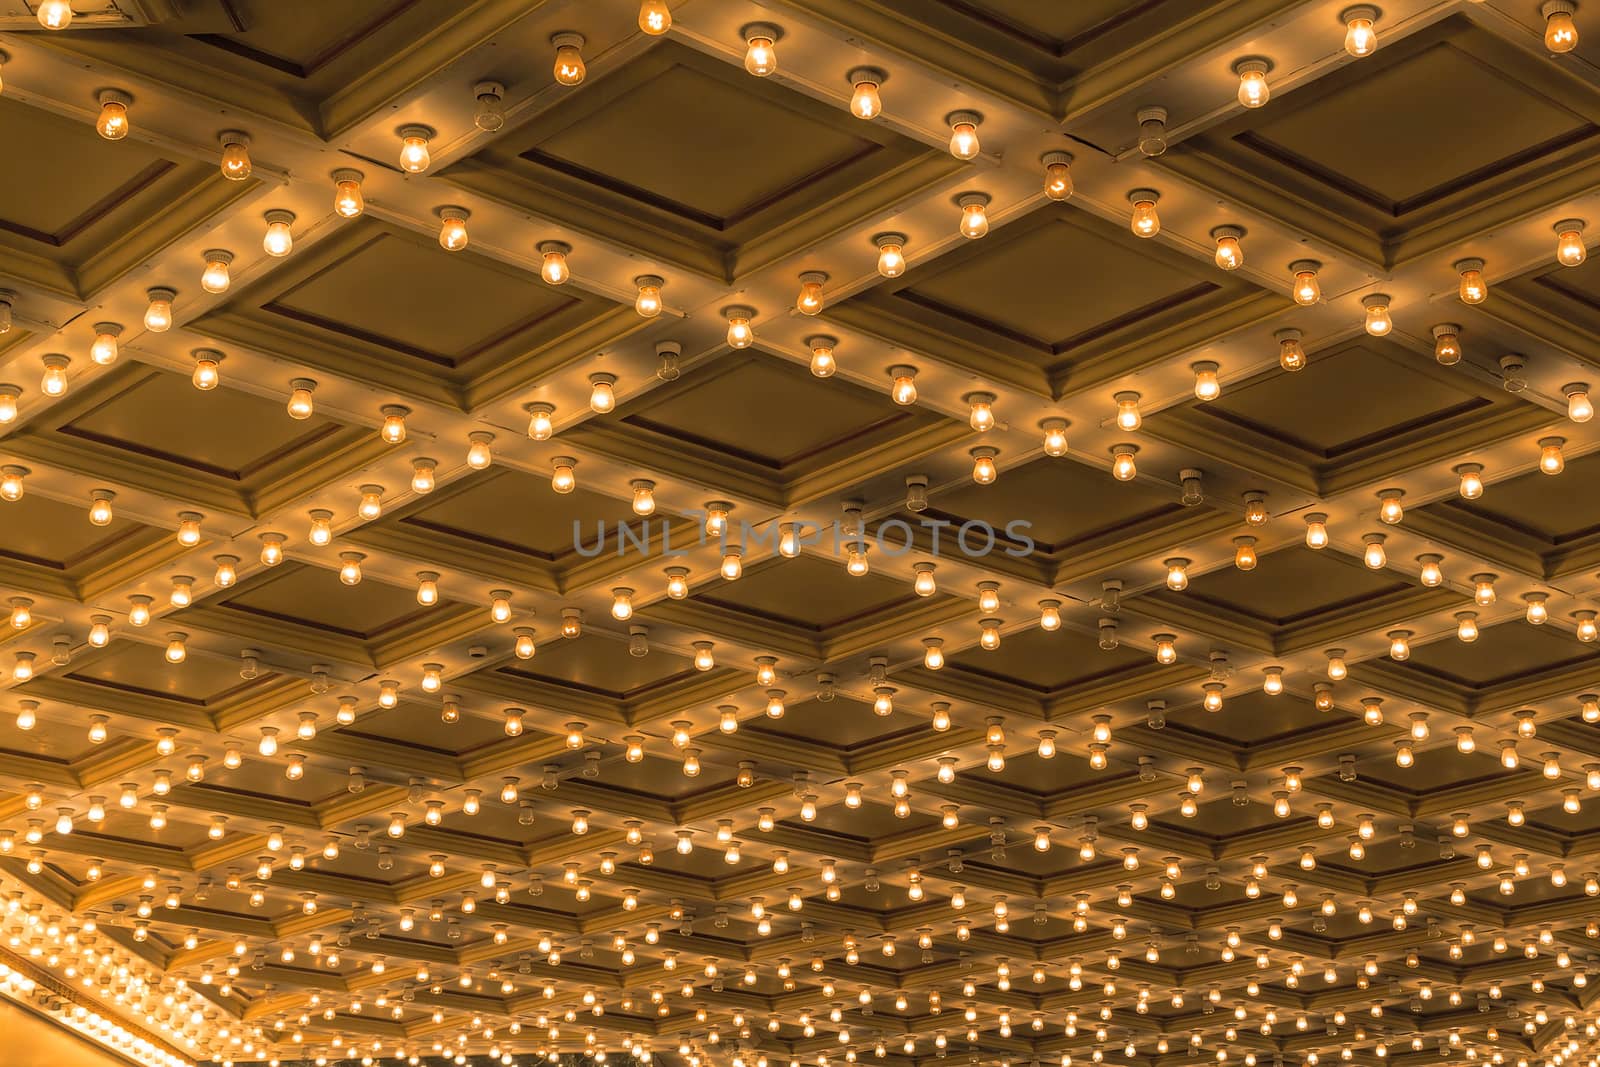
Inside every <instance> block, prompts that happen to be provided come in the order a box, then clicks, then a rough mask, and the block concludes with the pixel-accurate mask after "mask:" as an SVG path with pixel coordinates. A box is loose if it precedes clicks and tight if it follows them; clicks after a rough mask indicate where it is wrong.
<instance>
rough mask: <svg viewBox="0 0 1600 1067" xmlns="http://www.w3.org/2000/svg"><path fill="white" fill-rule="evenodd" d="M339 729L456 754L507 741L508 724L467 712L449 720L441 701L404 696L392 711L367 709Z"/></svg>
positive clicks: (432, 750)
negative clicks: (352, 721) (446, 719)
mask: <svg viewBox="0 0 1600 1067" xmlns="http://www.w3.org/2000/svg"><path fill="white" fill-rule="evenodd" d="M339 732H340V733H342V734H348V735H350V736H354V737H371V738H373V739H375V740H381V741H393V742H398V743H399V744H402V745H413V746H415V747H417V748H422V749H426V750H428V751H429V752H435V753H444V754H447V755H452V756H455V755H460V754H461V753H463V752H471V751H472V750H473V749H476V748H482V747H483V746H484V745H490V744H493V743H495V742H496V741H503V740H505V736H506V731H505V726H504V724H503V723H500V722H496V721H494V720H493V719H488V718H484V717H482V716H479V715H463V716H461V718H460V720H459V721H457V722H445V721H444V719H443V718H442V717H441V716H440V714H439V704H438V702H437V701H435V702H434V703H431V704H427V703H423V702H421V701H412V700H407V699H405V698H404V697H402V698H401V700H400V703H399V704H397V705H395V706H394V707H393V708H390V709H388V710H384V709H382V708H376V709H373V710H371V711H363V712H362V713H361V714H360V715H358V716H357V717H356V721H355V722H354V723H353V724H351V725H350V726H345V727H341V728H340V730H339ZM524 736H527V735H524Z"/></svg>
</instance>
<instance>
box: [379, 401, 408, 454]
mask: <svg viewBox="0 0 1600 1067" xmlns="http://www.w3.org/2000/svg"><path fill="white" fill-rule="evenodd" d="M378 414H380V415H382V416H383V424H382V425H381V426H379V427H378V436H379V437H380V438H382V439H383V442H384V443H385V444H390V445H398V444H400V443H401V442H403V441H404V440H405V439H406V416H407V415H409V414H411V409H410V408H408V407H405V406H404V405H401V404H385V405H383V406H382V407H380V408H379V409H378Z"/></svg>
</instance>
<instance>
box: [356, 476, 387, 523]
mask: <svg viewBox="0 0 1600 1067" xmlns="http://www.w3.org/2000/svg"><path fill="white" fill-rule="evenodd" d="M358 491H359V492H360V494H361V500H360V502H359V503H358V504H357V505H356V514H357V515H359V516H361V519H362V521H364V522H371V521H372V520H373V519H376V518H377V517H378V516H379V515H382V514H383V486H381V485H363V486H362V487H361V488H360V489H359V490H358Z"/></svg>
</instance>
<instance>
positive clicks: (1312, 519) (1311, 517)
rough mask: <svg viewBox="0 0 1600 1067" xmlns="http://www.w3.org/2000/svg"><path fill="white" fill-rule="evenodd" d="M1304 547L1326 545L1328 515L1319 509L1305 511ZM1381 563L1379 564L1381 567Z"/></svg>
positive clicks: (1320, 547)
mask: <svg viewBox="0 0 1600 1067" xmlns="http://www.w3.org/2000/svg"><path fill="white" fill-rule="evenodd" d="M1306 547H1307V548H1314V549H1323V548H1327V547H1328V516H1326V515H1324V514H1323V513H1322V512H1320V511H1311V512H1307V513H1306ZM1382 565H1383V564H1381V563H1380V564H1379V566H1380V567H1381V566H1382Z"/></svg>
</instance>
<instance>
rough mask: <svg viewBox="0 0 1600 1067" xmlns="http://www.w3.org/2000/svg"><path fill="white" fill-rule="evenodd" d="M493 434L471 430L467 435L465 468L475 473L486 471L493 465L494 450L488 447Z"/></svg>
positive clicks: (491, 442)
mask: <svg viewBox="0 0 1600 1067" xmlns="http://www.w3.org/2000/svg"><path fill="white" fill-rule="evenodd" d="M493 442H494V434H493V433H491V432H490V431H488V430H472V431H471V432H469V433H468V434H467V466H468V467H471V468H472V469H473V470H475V471H481V470H488V469H489V467H490V465H491V464H493V463H494V450H493V449H492V448H491V447H490V445H491V444H493Z"/></svg>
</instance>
